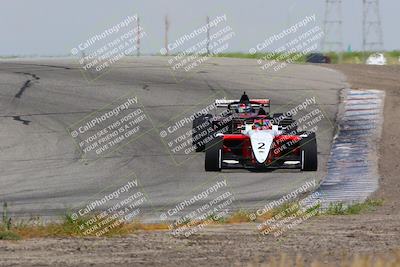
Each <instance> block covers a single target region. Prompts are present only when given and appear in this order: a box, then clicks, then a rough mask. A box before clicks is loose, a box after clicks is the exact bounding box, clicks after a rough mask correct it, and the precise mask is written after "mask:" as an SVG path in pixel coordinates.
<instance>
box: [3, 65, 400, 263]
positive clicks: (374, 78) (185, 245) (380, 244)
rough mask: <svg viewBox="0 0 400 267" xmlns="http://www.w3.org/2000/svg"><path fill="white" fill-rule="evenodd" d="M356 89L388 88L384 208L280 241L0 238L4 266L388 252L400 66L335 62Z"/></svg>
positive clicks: (299, 230)
mask: <svg viewBox="0 0 400 267" xmlns="http://www.w3.org/2000/svg"><path fill="white" fill-rule="evenodd" d="M329 67H330V68H333V69H336V70H339V71H341V72H343V73H344V74H345V75H346V76H347V79H348V82H349V84H351V86H352V88H366V89H381V90H385V91H386V100H385V109H384V115H385V118H384V119H385V121H384V127H383V134H382V141H381V144H380V159H379V170H380V174H381V181H380V189H379V190H378V191H377V192H376V193H375V194H374V196H373V197H374V198H382V199H384V201H385V202H384V205H383V206H382V207H379V209H378V210H376V211H374V212H370V213H367V214H363V215H351V216H323V217H316V218H312V219H310V220H308V221H307V222H305V223H302V224H300V225H298V226H297V227H296V228H294V229H292V230H290V231H288V232H286V233H284V234H283V235H282V236H281V237H279V238H275V237H274V236H272V235H268V236H262V235H260V234H259V233H258V232H257V231H256V226H255V225H254V224H237V225H226V226H216V227H209V228H207V229H205V230H204V231H202V232H201V233H199V234H195V235H193V236H191V237H190V238H182V239H181V238H174V237H171V236H170V235H169V234H168V233H166V232H162V231H155V232H138V233H137V234H134V235H131V236H128V237H124V238H112V239H105V238H104V239H103V238H101V239H90V238H85V239H34V240H24V241H19V242H12V241H0V265H19V266H21V265H22V266H23V265H40V266H45V265H51V266H55V265H80V266H85V265H98V266H111V265H120V266H121V265H122V266H124V265H134V266H141V265H146V266H152V265H157V266H158V265H163V266H176V265H177V264H180V265H182V266H198V265H200V264H201V265H204V264H207V265H214V264H218V265H223V266H225V265H226V266H232V265H243V264H247V263H249V262H253V263H259V262H267V261H268V259H270V257H272V256H277V255H280V254H282V253H286V254H288V255H289V256H294V255H298V254H300V255H302V257H303V258H304V259H306V260H307V261H308V262H311V261H313V260H315V259H319V260H321V261H322V262H331V263H335V262H337V261H340V260H341V259H342V258H343V256H345V255H353V254H356V253H361V254H363V253H365V254H370V255H377V254H386V253H388V252H389V251H391V250H398V249H399V248H400V208H399V202H400V199H399V198H398V193H399V192H400V181H399V176H398V174H399V173H400V164H399V163H400V160H399V158H400V155H399V153H400V152H399V151H400V145H399V143H398V142H397V139H398V138H397V137H398V136H399V133H400V123H399V119H398V118H399V115H400V109H399V108H398V106H397V105H398V103H400V67H399V66H362V65H331V66H329Z"/></svg>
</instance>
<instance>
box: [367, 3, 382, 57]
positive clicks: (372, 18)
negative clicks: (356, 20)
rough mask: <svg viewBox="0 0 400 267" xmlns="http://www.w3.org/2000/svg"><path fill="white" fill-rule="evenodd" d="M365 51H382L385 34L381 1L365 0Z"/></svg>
mask: <svg viewBox="0 0 400 267" xmlns="http://www.w3.org/2000/svg"><path fill="white" fill-rule="evenodd" d="M363 50H364V51H382V50H383V33H382V24H381V16H380V14H379V0H363Z"/></svg>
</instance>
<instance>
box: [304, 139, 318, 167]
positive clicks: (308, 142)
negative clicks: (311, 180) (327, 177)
mask: <svg viewBox="0 0 400 267" xmlns="http://www.w3.org/2000/svg"><path fill="white" fill-rule="evenodd" d="M300 162H301V170H302V171H316V170H317V169H318V156H317V139H316V137H315V133H311V134H309V135H308V136H307V137H304V138H303V139H301V140H300Z"/></svg>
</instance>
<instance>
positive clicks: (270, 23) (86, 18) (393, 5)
mask: <svg viewBox="0 0 400 267" xmlns="http://www.w3.org/2000/svg"><path fill="white" fill-rule="evenodd" d="M380 2H381V3H380V13H381V18H382V28H383V40H384V48H385V50H396V49H397V50H400V34H399V30H398V25H400V16H399V11H400V1H399V0H381V1H380ZM135 14H137V15H138V16H139V17H140V21H141V25H142V27H143V28H144V30H145V32H146V36H145V37H144V38H143V40H142V43H141V51H142V53H144V54H152V53H157V52H159V51H160V48H162V47H163V46H164V17H165V15H167V14H168V17H169V21H170V34H169V39H170V40H174V39H176V38H178V37H179V36H181V35H183V34H185V33H188V32H191V31H193V29H196V28H198V27H199V26H202V25H204V24H205V18H206V16H210V18H215V17H217V16H221V15H223V14H226V16H227V22H226V23H227V24H228V25H230V27H231V28H232V29H233V30H234V32H235V38H233V39H232V40H231V41H230V45H229V51H230V52H248V50H249V48H251V47H254V46H255V45H256V44H257V43H260V42H262V41H263V40H265V39H266V38H267V37H268V36H271V35H273V34H275V33H277V32H280V31H282V30H284V29H285V28H287V27H288V26H289V25H292V24H293V23H296V22H297V21H300V20H302V19H303V18H304V17H305V16H311V15H313V14H316V23H317V24H318V25H321V27H323V20H324V14H325V0H301V1H298V0H280V1H276V0H247V1H233V0H218V1H215V0H214V1H213V0H202V1H192V0H146V1H144V0H142V1H130V0H115V1H110V0H108V1H107V0H84V1H82V0H68V1H65V0H64V1H63V0H34V1H33V0H1V1H0V55H2V56H6V55H40V56H63V55H68V54H69V53H70V51H71V49H72V48H74V47H76V46H77V45H78V44H79V43H81V42H83V41H85V40H87V39H88V38H89V37H91V36H93V35H94V34H97V33H101V32H102V31H104V29H107V28H109V27H110V26H113V25H115V24H117V23H118V22H120V21H121V20H123V19H124V18H125V17H127V16H129V15H130V16H132V15H135ZM343 46H344V48H348V47H349V46H351V48H352V50H360V49H361V48H362V0H348V1H343Z"/></svg>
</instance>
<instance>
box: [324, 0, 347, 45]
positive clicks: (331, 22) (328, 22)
mask: <svg viewBox="0 0 400 267" xmlns="http://www.w3.org/2000/svg"><path fill="white" fill-rule="evenodd" d="M342 25H343V19H342V0H326V2H325V20H324V38H323V40H322V49H323V50H324V51H326V52H330V51H336V52H342V51H343V36H342Z"/></svg>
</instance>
